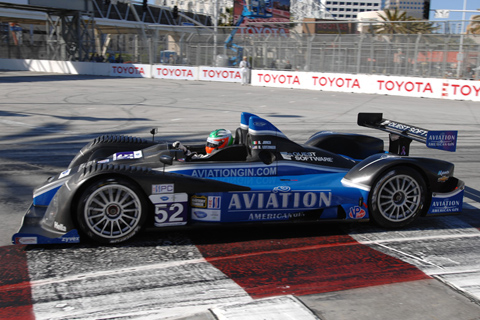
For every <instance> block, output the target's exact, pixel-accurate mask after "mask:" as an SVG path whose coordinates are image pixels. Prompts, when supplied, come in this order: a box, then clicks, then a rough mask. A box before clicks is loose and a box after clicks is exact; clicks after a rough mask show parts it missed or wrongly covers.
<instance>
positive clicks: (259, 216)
mask: <svg viewBox="0 0 480 320" xmlns="http://www.w3.org/2000/svg"><path fill="white" fill-rule="evenodd" d="M303 217H305V213H303V212H296V213H251V214H250V215H249V216H248V220H250V221H261V220H264V221H265V220H291V219H298V218H303Z"/></svg>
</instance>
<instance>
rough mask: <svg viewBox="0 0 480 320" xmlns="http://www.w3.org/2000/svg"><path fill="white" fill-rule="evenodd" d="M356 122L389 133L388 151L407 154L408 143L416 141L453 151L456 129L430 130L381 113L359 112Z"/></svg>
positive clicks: (455, 141) (402, 154)
mask: <svg viewBox="0 0 480 320" xmlns="http://www.w3.org/2000/svg"><path fill="white" fill-rule="evenodd" d="M357 124H358V125H359V126H362V127H367V128H373V129H378V130H382V131H386V132H388V133H390V147H389V152H390V153H394V154H398V155H401V156H408V154H409V151H410V143H411V142H412V140H413V141H418V142H421V143H424V144H425V145H426V146H427V147H428V148H432V149H439V150H444V151H450V152H455V151H456V149H457V135H458V131H432V130H427V129H422V128H419V127H415V126H411V125H408V124H404V123H400V122H396V121H393V120H388V119H384V118H383V113H362V112H361V113H359V114H358V119H357Z"/></svg>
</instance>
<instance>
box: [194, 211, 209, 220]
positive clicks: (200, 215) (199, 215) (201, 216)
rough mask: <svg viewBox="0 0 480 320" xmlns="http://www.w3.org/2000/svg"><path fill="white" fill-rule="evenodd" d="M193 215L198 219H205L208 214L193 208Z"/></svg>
mask: <svg viewBox="0 0 480 320" xmlns="http://www.w3.org/2000/svg"><path fill="white" fill-rule="evenodd" d="M193 215H194V216H195V217H197V218H198V219H205V218H206V217H207V216H208V214H207V213H206V212H205V211H200V210H193Z"/></svg>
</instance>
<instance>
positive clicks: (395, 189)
mask: <svg viewBox="0 0 480 320" xmlns="http://www.w3.org/2000/svg"><path fill="white" fill-rule="evenodd" d="M378 195H379V196H378V201H377V204H378V208H379V211H380V213H381V214H382V216H383V217H384V218H385V219H387V220H389V221H392V222H401V221H405V220H407V219H409V218H410V217H412V216H413V215H414V214H415V213H416V212H417V210H418V208H419V207H420V205H421V195H422V192H421V188H420V185H419V184H418V183H417V181H416V180H415V179H413V178H412V177H410V176H408V175H398V176H393V177H391V178H390V179H388V180H387V181H386V182H385V183H384V184H383V185H382V187H381V188H380V190H379V193H378Z"/></svg>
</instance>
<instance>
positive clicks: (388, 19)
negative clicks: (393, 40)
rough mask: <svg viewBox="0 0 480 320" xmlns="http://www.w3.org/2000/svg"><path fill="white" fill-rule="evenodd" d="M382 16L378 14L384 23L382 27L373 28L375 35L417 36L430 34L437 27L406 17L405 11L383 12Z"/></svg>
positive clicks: (396, 9)
mask: <svg viewBox="0 0 480 320" xmlns="http://www.w3.org/2000/svg"><path fill="white" fill-rule="evenodd" d="M383 13H384V14H379V16H380V18H381V19H382V20H383V21H384V23H383V24H382V25H377V26H375V27H374V31H375V32H376V33H382V34H417V33H432V32H433V31H434V30H435V29H436V28H437V27H435V26H434V25H433V24H432V23H430V22H423V21H420V20H417V19H415V18H413V17H411V16H407V13H406V12H405V11H400V10H398V8H395V10H393V11H392V10H388V9H387V10H384V11H383Z"/></svg>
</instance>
